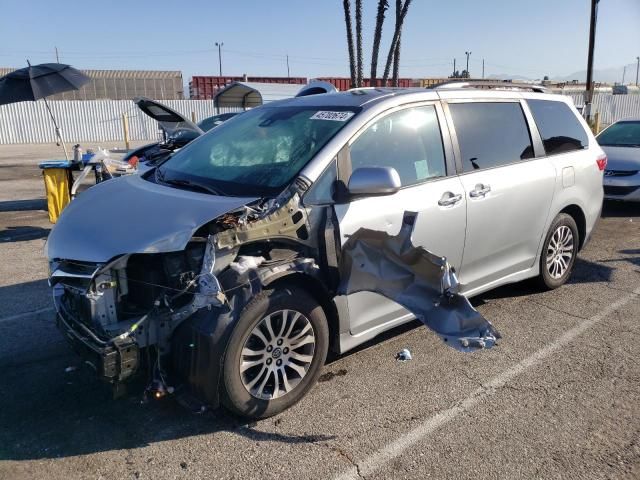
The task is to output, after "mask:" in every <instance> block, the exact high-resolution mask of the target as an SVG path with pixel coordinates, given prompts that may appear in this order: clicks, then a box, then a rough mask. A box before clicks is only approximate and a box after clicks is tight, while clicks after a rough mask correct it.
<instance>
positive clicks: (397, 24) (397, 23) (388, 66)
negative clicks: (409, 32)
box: [382, 0, 411, 85]
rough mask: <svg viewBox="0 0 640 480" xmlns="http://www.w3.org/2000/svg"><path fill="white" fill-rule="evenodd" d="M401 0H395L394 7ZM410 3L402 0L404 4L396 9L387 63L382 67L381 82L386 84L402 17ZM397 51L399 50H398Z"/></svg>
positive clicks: (396, 46) (404, 15) (400, 29)
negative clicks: (398, 10)
mask: <svg viewBox="0 0 640 480" xmlns="http://www.w3.org/2000/svg"><path fill="white" fill-rule="evenodd" d="M400 3H401V0H396V9H398V7H400ZM410 4H411V0H404V4H402V6H401V9H400V13H399V14H398V12H397V11H396V26H395V30H394V32H393V39H392V40H391V46H390V47H389V53H388V55H387V64H386V65H385V67H384V74H383V75H382V84H383V85H386V84H387V80H388V79H389V72H390V71H391V62H392V61H393V56H394V54H395V53H396V48H398V42H399V40H400V32H401V31H402V25H403V23H404V19H405V17H406V16H407V10H408V9H409V5H410ZM398 52H399V51H398Z"/></svg>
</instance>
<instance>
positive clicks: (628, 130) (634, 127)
mask: <svg viewBox="0 0 640 480" xmlns="http://www.w3.org/2000/svg"><path fill="white" fill-rule="evenodd" d="M598 143H599V144H600V145H602V146H610V147H640V121H632V122H631V121H630V122H618V123H614V124H613V125H611V126H610V127H609V128H607V129H606V130H605V131H604V132H602V133H601V134H600V135H599V136H598Z"/></svg>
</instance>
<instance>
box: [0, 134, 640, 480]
mask: <svg viewBox="0 0 640 480" xmlns="http://www.w3.org/2000/svg"><path fill="white" fill-rule="evenodd" d="M45 148H50V147H23V148H22V149H20V148H19V147H0V388H1V394H0V479H27V478H29V479H32V478H46V479H58V478H60V479H75V478H82V479H85V478H96V479H98V478H99V479H128V478H132V479H138V478H142V479H144V478H154V479H160V478H178V479H181V478H184V479H187V478H188V479H199V478H239V479H253V478H274V479H275V478H277V479H279V480H286V479H299V478H314V479H315V478H318V479H334V478H353V479H359V478H366V479H382V478H437V479H441V478H456V479H458V478H460V479H466V478H469V479H471V478H473V479H478V478H483V479H484V478H491V479H494V478H502V479H516V478H544V479H547V478H575V479H607V478H624V479H637V478H640V366H639V364H638V359H639V358H640V346H639V343H638V339H639V338H640V325H639V322H640V205H637V206H632V205H619V204H606V205H605V208H604V210H603V217H602V218H601V219H600V221H599V223H598V225H597V228H596V231H595V234H594V237H593V239H592V240H591V242H590V243H589V245H588V246H587V247H586V248H585V249H584V250H583V251H582V252H581V254H580V258H579V260H578V262H577V265H576V267H575V271H574V274H573V277H572V279H571V281H570V282H569V284H567V285H565V286H564V287H562V288H560V289H558V290H555V291H551V292H544V293H542V292H539V291H537V290H535V289H532V287H531V286H529V285H528V284H526V283H522V284H515V285H510V286H507V287H502V288H500V289H497V290H494V291H491V292H488V293H486V294H484V295H481V296H480V297H477V298H474V299H473V303H474V305H475V306H476V307H477V308H478V309H479V310H480V312H481V313H482V314H483V315H484V316H485V317H486V318H488V319H490V320H491V321H492V322H493V323H494V325H495V326H496V327H497V328H498V330H499V331H500V332H501V333H502V336H503V338H502V339H501V340H500V342H499V345H498V346H496V347H495V348H493V349H491V350H487V351H481V352H476V353H472V354H463V353H460V352H457V351H454V350H453V349H451V348H449V347H447V346H446V345H445V344H443V343H442V342H441V341H440V340H439V339H438V338H437V337H436V336H435V335H434V334H432V333H431V332H430V331H429V330H427V329H426V328H425V327H423V326H420V325H419V324H418V323H415V324H409V325H407V326H405V327H402V328H400V329H396V330H394V331H392V332H389V333H387V334H385V335H383V336H381V337H379V338H377V339H375V340H374V341H372V342H369V343H368V344H367V345H366V346H364V347H363V348H361V349H358V351H356V352H353V353H351V354H348V355H345V356H342V357H338V358H334V359H332V360H331V361H330V363H329V364H327V365H326V366H325V368H324V370H323V375H322V377H321V381H320V382H319V383H318V385H317V386H316V387H315V388H314V389H313V390H312V391H311V392H310V393H309V395H307V396H306V397H305V398H304V399H303V400H302V401H301V402H300V403H299V404H297V405H296V406H294V407H293V408H291V409H290V410H288V411H286V412H284V413H282V414H280V415H278V416H276V417H273V418H270V419H268V420H263V421H259V422H255V423H247V422H246V421H243V420H241V419H238V418H235V417H232V416H230V415H229V414H227V413H226V412H224V411H223V410H217V411H206V412H204V413H201V414H193V413H191V412H189V411H187V410H186V409H185V408H183V407H181V406H180V405H178V404H177V402H176V401H175V400H174V399H173V398H171V397H168V398H165V399H163V400H161V401H157V402H156V401H153V402H150V403H144V402H141V400H142V397H141V395H140V394H139V393H136V392H132V393H131V394H130V395H128V396H127V397H125V398H122V399H119V400H113V399H112V398H111V396H110V392H109V390H108V389H106V388H105V387H104V386H103V385H101V384H100V383H99V382H98V381H97V380H95V379H94V378H93V377H92V376H91V375H90V373H89V372H87V371H86V370H85V368H83V367H82V365H81V364H80V363H79V361H78V358H77V357H76V356H75V355H74V354H73V353H72V352H71V351H70V350H69V348H68V347H67V345H66V343H65V342H64V341H63V339H62V338H61V336H60V334H59V333H58V331H57V330H56V329H55V327H54V325H53V314H52V309H51V303H50V293H49V289H48V287H47V284H46V275H47V264H46V261H45V259H44V258H43V254H42V249H43V246H44V242H45V239H46V236H47V234H48V232H49V230H50V225H49V223H48V220H47V215H46V211H45V210H44V207H45V206H44V202H43V199H42V190H41V189H42V184H41V182H42V180H41V177H40V171H39V170H38V169H37V168H36V167H35V164H36V163H37V160H38V159H40V158H47V157H46V156H45V155H46V154H47V153H48V152H46V151H45ZM114 201H117V199H114ZM403 348H409V349H410V351H411V353H412V356H413V360H411V361H409V362H405V363H402V362H398V361H396V360H395V354H396V353H397V352H399V351H400V350H402V349H403Z"/></svg>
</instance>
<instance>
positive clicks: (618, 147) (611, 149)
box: [597, 119, 640, 202]
mask: <svg viewBox="0 0 640 480" xmlns="http://www.w3.org/2000/svg"><path fill="white" fill-rule="evenodd" d="M597 140H598V143H599V144H600V146H601V147H602V149H603V150H604V151H605V153H606V154H607V158H608V163H607V169H606V170H605V171H604V198H605V199H607V200H625V201H631V202H640V119H628V120H620V121H619V122H616V123H614V124H612V125H610V126H609V127H607V128H605V129H604V130H603V131H602V132H600V134H599V135H598V137H597Z"/></svg>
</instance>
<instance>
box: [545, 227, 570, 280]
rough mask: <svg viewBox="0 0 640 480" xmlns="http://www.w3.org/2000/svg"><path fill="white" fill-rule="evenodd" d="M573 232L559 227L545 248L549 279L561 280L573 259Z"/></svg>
mask: <svg viewBox="0 0 640 480" xmlns="http://www.w3.org/2000/svg"><path fill="white" fill-rule="evenodd" d="M573 250H574V239H573V232H572V231H571V229H570V228H569V227H568V226H566V225H560V226H559V227H558V228H557V229H556V231H555V232H553V235H552V236H551V239H550V240H549V245H548V246H547V271H548V272H549V275H551V278H554V279H556V280H557V279H558V278H561V277H562V276H563V275H564V274H565V273H566V272H567V270H568V269H569V266H570V265H571V260H572V259H573V254H574V252H573Z"/></svg>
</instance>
